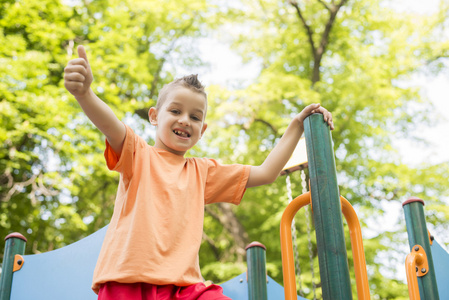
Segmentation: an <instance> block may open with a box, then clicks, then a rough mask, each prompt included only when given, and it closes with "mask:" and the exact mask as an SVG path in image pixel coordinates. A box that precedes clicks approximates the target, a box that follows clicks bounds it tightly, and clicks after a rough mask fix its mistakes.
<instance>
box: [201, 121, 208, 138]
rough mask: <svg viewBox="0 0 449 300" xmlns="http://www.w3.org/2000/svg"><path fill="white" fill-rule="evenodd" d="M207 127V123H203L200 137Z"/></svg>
mask: <svg viewBox="0 0 449 300" xmlns="http://www.w3.org/2000/svg"><path fill="white" fill-rule="evenodd" d="M206 129H207V123H203V128H201V137H203V134H204V132H205V131H206Z"/></svg>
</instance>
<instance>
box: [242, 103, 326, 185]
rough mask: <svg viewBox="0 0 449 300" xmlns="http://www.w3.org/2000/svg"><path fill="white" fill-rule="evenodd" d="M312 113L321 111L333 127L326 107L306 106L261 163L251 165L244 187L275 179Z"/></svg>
mask: <svg viewBox="0 0 449 300" xmlns="http://www.w3.org/2000/svg"><path fill="white" fill-rule="evenodd" d="M313 113H322V114H323V115H324V121H325V122H327V123H328V124H329V126H330V127H331V129H334V124H333V122H332V114H331V113H330V112H328V111H327V109H325V108H324V107H321V106H320V104H311V105H309V106H307V107H306V108H304V109H303V110H302V111H301V113H299V114H298V115H296V117H295V118H294V119H293V120H292V121H291V123H290V125H289V126H288V128H287V130H286V131H285V133H284V135H283V136H282V138H281V139H280V140H279V142H278V144H277V145H276V146H275V147H274V149H273V150H272V151H271V152H270V154H269V155H268V156H267V158H266V159H265V161H264V162H263V164H262V165H260V166H252V167H251V171H250V173H249V178H248V182H247V184H246V187H254V186H259V185H264V184H268V183H272V182H273V181H275V180H276V178H277V177H278V176H279V173H280V172H281V171H282V168H283V167H284V166H285V164H286V163H287V161H288V160H289V158H290V156H291V155H292V153H293V151H294V150H295V147H296V145H297V144H298V141H299V138H300V137H301V136H302V134H303V133H304V119H305V118H306V117H307V116H309V115H310V114H313Z"/></svg>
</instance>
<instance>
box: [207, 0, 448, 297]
mask: <svg viewBox="0 0 449 300" xmlns="http://www.w3.org/2000/svg"><path fill="white" fill-rule="evenodd" d="M446 13H447V3H446V6H444V5H443V6H442V7H441V12H440V13H438V14H437V15H433V16H428V17H426V16H419V15H411V14H408V13H402V14H398V13H397V12H396V11H395V10H393V9H392V8H389V7H388V5H386V4H385V3H384V2H378V1H344V0H342V1H321V0H317V1H301V2H299V1H298V2H297V1H288V2H282V1H270V0H266V1H245V2H240V6H239V5H235V9H233V10H232V13H231V16H232V18H233V20H234V21H235V20H237V21H240V25H235V28H237V26H239V28H241V30H239V31H237V30H236V31H237V33H238V34H237V36H236V37H235V44H234V46H235V49H236V50H237V51H239V53H241V54H242V55H243V57H244V58H246V59H247V60H251V59H256V60H259V61H261V71H260V75H259V77H258V78H257V80H256V82H255V83H253V84H251V85H249V86H248V87H246V88H245V87H243V88H242V89H240V90H237V91H233V92H232V93H230V92H229V91H226V90H222V89H220V88H218V87H217V88H216V89H215V90H214V91H213V92H212V93H211V94H214V99H213V101H214V102H213V105H215V106H214V107H213V109H211V110H213V111H214V112H216V111H218V112H219V113H218V114H219V116H215V115H214V116H213V117H212V118H214V119H215V118H216V119H220V118H223V119H225V120H226V121H225V122H222V123H221V124H217V126H218V127H219V128H220V129H219V130H220V134H218V130H217V133H216V134H213V137H212V139H213V141H214V142H213V143H215V145H217V147H218V145H220V146H219V148H220V153H221V154H224V157H227V158H229V160H230V161H231V160H235V159H236V158H238V160H239V161H242V162H245V163H261V162H262V161H263V158H264V157H265V156H266V154H267V152H268V151H269V150H270V149H271V148H272V147H273V145H274V144H275V142H276V140H277V139H278V138H279V137H280V136H281V135H282V133H283V131H284V130H285V128H286V126H287V124H288V121H289V120H290V119H291V116H292V115H294V114H296V113H298V112H299V111H300V110H301V109H302V108H303V107H304V106H305V105H307V104H309V103H312V102H317V101H319V102H321V103H322V104H323V105H324V106H325V107H327V108H328V109H329V110H330V111H332V112H333V115H334V120H335V123H336V126H337V127H336V130H335V131H334V132H333V140H334V148H335V153H336V158H337V169H338V172H339V174H338V175H339V183H340V190H341V193H342V195H345V197H346V198H348V199H349V200H350V201H351V202H352V203H353V205H354V206H355V207H356V209H357V211H358V213H359V217H360V219H361V220H364V221H363V225H364V226H367V224H368V223H367V222H366V221H365V220H370V221H371V222H372V221H373V220H376V215H382V214H384V211H383V203H384V202H385V201H404V200H406V198H407V197H409V196H411V195H414V196H418V197H422V198H423V199H426V203H428V204H429V203H430V205H428V209H429V206H430V211H429V210H428V213H429V216H430V218H429V220H430V221H431V222H433V224H435V225H436V226H437V227H440V228H442V229H440V230H439V231H440V232H441V233H444V229H445V228H446V225H444V224H445V223H446V222H447V221H446V220H447V217H449V215H448V214H447V204H448V198H447V196H448V192H447V187H446V186H445V184H444V183H443V182H447V180H446V179H445V177H444V175H443V174H444V172H445V171H446V170H447V168H448V165H447V164H440V165H435V166H432V165H424V166H420V167H410V166H406V165H404V164H403V163H401V157H400V155H399V153H398V152H397V150H396V149H395V147H394V146H395V144H394V140H395V139H396V138H399V137H404V136H408V137H410V138H413V132H414V131H416V130H419V126H420V125H422V124H428V123H431V122H432V120H431V119H430V118H429V115H430V114H429V113H430V111H431V105H430V103H429V102H428V101H427V99H425V98H424V97H423V96H422V95H421V94H420V93H419V89H418V88H415V87H408V86H406V85H405V84H404V83H405V82H407V81H408V80H409V79H410V78H411V77H412V76H413V75H414V74H417V73H419V72H422V71H423V70H427V71H434V72H438V71H440V70H441V68H442V66H443V65H444V64H442V63H441V62H442V61H443V60H444V59H447V54H448V41H447V39H446V40H444V39H442V37H441V34H440V33H441V31H442V30H443V28H444V24H445V22H447V17H446ZM215 95H217V96H215ZM225 116H226V117H225ZM208 134H209V135H210V134H211V132H209V133H208ZM232 136H237V137H236V138H231V137H232ZM238 141H244V146H241V147H235V143H238ZM227 145H233V146H227ZM424 174H426V175H424ZM297 180H298V179H297ZM262 190H263V191H262ZM283 193H285V190H283V188H282V187H281V182H280V180H279V182H278V183H277V184H273V185H272V186H270V187H266V188H260V189H254V190H249V191H248V192H247V195H246V198H245V199H246V200H245V201H244V202H245V204H243V205H242V206H241V207H239V208H238V209H237V210H236V212H237V215H238V216H239V218H240V220H242V223H243V226H244V227H245V228H247V231H248V235H249V236H250V239H258V240H260V241H262V242H265V241H268V242H267V244H269V245H268V249H269V251H270V250H272V251H274V253H275V255H273V256H271V255H270V254H268V258H267V259H268V261H270V260H271V261H273V262H275V264H277V266H276V267H277V268H278V266H279V264H278V262H279V254H278V253H279V252H278V246H277V245H273V243H271V242H270V241H273V240H278V238H277V234H274V232H275V230H276V229H275V224H278V221H279V218H280V210H281V209H282V206H283V204H282V202H281V201H280V200H276V199H275V197H274V196H275V195H277V197H278V199H282V198H283V200H285V196H283ZM263 194H265V195H269V196H265V197H264V196H263ZM264 198H266V199H267V200H266V202H265V201H263V200H261V199H264ZM248 202H250V203H249V204H248ZM284 203H285V202H284ZM245 210H248V211H249V212H245ZM434 211H438V212H439V213H438V214H436V215H438V216H439V217H438V218H439V220H436V219H435V218H434V217H433V214H432V213H433V212H434ZM254 212H257V215H258V217H256V216H255V214H254ZM268 215H269V216H268ZM374 222H375V221H374ZM398 223H399V224H401V232H404V231H405V227H404V221H403V219H402V220H398ZM298 224H300V225H301V226H300V227H299V228H298V229H299V230H302V232H303V233H304V228H305V226H304V223H303V221H302V222H301V221H299V222H298ZM301 228H302V229H301ZM444 236H446V235H444ZM303 242H304V239H303ZM406 243H407V242H406V240H405V238H404V235H403V234H400V232H394V231H393V230H392V232H387V233H378V235H377V236H374V237H372V238H370V239H369V240H367V241H366V243H365V250H366V253H367V260H368V265H369V266H370V267H369V271H370V277H371V283H372V284H371V288H372V292H373V293H374V294H376V297H379V298H380V299H393V298H397V299H399V298H405V297H406V294H407V292H406V287H405V285H404V284H403V283H402V282H401V280H400V279H398V278H395V277H394V276H392V278H386V277H385V276H383V274H382V273H384V274H385V273H390V274H391V273H392V274H394V273H395V272H396V265H391V266H388V265H385V261H384V260H382V259H381V257H382V254H383V253H385V252H388V253H392V250H393V249H397V248H398V245H401V244H404V245H406ZM302 245H303V246H302V247H304V248H305V247H306V246H305V245H306V243H302ZM404 248H406V247H404ZM399 249H400V247H399ZM304 253H306V251H304ZM401 255H403V257H405V253H404V252H401V253H400V254H399V256H401ZM395 256H396V255H395ZM270 258H271V259H270ZM303 259H307V258H306V255H304V257H303ZM401 263H402V262H401ZM315 264H316V263H315ZM385 271H390V272H385ZM275 273H276V274H279V269H277V270H276V271H275ZM276 279H277V280H278V281H280V277H276ZM307 280H308V279H307ZM309 286H310V285H309ZM393 286H394V287H395V288H394V289H393V288H390V287H393ZM384 287H385V288H384Z"/></svg>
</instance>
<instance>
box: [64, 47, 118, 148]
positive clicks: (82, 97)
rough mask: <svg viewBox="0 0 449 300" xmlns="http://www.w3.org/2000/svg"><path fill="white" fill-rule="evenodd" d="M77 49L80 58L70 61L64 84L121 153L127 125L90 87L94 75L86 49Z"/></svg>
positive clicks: (66, 69)
mask: <svg viewBox="0 0 449 300" xmlns="http://www.w3.org/2000/svg"><path fill="white" fill-rule="evenodd" d="M77 50H78V56H79V58H75V59H73V60H71V61H69V62H68V64H67V66H66V67H65V69H64V86H65V88H66V89H67V90H68V91H69V92H70V93H71V94H72V95H73V96H75V99H76V100H77V101H78V103H79V104H80V106H81V108H82V109H83V111H84V113H85V114H86V115H87V117H88V118H89V119H90V120H91V121H92V123H94V125H95V126H96V127H97V128H98V129H99V130H100V131H101V132H102V133H103V134H104V135H105V136H106V138H107V140H108V142H109V145H110V146H111V147H112V149H113V150H114V151H115V153H116V154H117V155H120V153H121V152H122V147H123V141H124V140H125V135H126V128H125V125H123V123H122V122H120V120H119V119H118V118H117V116H116V115H115V114H114V112H113V111H112V110H111V108H110V107H109V106H108V105H107V104H106V103H104V102H103V101H102V100H101V99H100V98H98V97H97V95H95V93H94V92H93V91H92V89H91V88H90V85H91V83H92V81H93V75H92V70H91V68H90V65H89V61H88V59H87V54H86V50H85V49H84V47H83V46H78V49H77Z"/></svg>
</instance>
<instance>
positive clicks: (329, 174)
mask: <svg viewBox="0 0 449 300" xmlns="http://www.w3.org/2000/svg"><path fill="white" fill-rule="evenodd" d="M304 125H305V135H306V143H307V145H308V147H307V156H308V167H309V175H310V182H311V183H310V190H311V191H310V192H307V193H304V194H302V195H301V196H299V197H297V198H295V199H294V200H292V201H291V203H290V204H289V205H288V206H287V208H286V210H285V212H284V214H283V216H282V221H281V245H282V262H283V272H284V288H285V291H284V288H283V287H282V286H280V285H279V284H277V283H276V282H275V281H274V280H273V279H272V278H270V277H269V276H267V275H266V268H265V246H263V245H262V244H260V243H252V244H250V245H248V247H247V264H248V270H247V272H244V273H242V274H240V275H238V276H236V277H235V278H233V279H231V280H229V281H227V282H225V283H223V284H221V286H222V287H223V290H224V294H225V295H227V296H228V297H230V298H232V299H236V300H246V299H250V300H256V299H257V300H266V299H267V300H268V299H270V300H278V299H283V298H284V297H285V299H288V300H292V299H304V298H302V297H299V296H297V294H296V280H295V270H294V269H295V264H294V259H293V249H292V248H293V247H292V233H291V228H292V227H291V223H292V220H293V216H294V215H295V214H296V212H297V211H298V210H299V209H300V208H301V207H303V206H306V205H308V204H311V205H312V208H313V216H314V221H315V229H316V234H317V246H318V258H319V266H320V275H321V283H322V294H323V299H324V300H328V299H332V300H348V299H352V292H351V284H350V280H349V267H348V262H347V254H346V249H345V242H344V233H343V223H342V217H341V214H340V211H342V212H343V215H344V216H345V218H346V220H347V222H348V227H349V231H350V237H351V245H352V251H353V257H354V266H355V274H356V282H357V294H358V298H359V299H369V297H370V294H369V286H368V280H367V275H366V266H365V258H364V251H363V242H362V238H361V230H360V225H359V222H358V219H357V216H356V214H355V212H354V210H353V208H352V206H351V205H350V204H349V202H348V201H347V200H346V199H344V198H343V197H341V196H340V195H339V191H338V185H337V182H336V170H335V161H334V156H333V150H332V148H333V147H332V140H331V136H330V131H329V129H328V127H327V125H326V124H325V123H324V121H323V117H322V115H320V114H314V115H311V116H310V117H308V118H307V119H306V122H305V124H304ZM423 204H424V202H423V201H422V200H420V199H409V200H408V201H406V202H405V203H404V211H405V215H406V222H407V231H408V233H409V243H410V247H411V253H410V254H409V256H408V257H407V260H406V263H407V270H408V271H407V272H408V275H407V277H408V279H409V291H410V299H412V300H415V299H425V300H428V299H432V300H433V299H449V284H448V280H447V275H446V274H447V271H448V270H449V254H448V253H447V252H446V251H445V250H444V249H443V248H442V247H441V246H440V245H439V244H438V243H437V242H436V241H433V240H432V239H429V237H428V233H427V229H426V225H425V219H424V212H423ZM105 233H106V227H104V228H103V229H101V230H99V231H97V232H95V233H94V234H92V235H90V236H88V237H86V238H84V239H82V240H80V241H78V242H76V243H73V244H71V245H69V246H66V247H64V248H61V249H57V250H54V251H50V252H47V253H42V254H37V255H24V251H25V243H26V238H25V237H23V236H22V235H20V234H17V233H14V234H10V235H8V236H7V237H6V239H5V240H6V245H5V255H4V261H3V266H2V274H1V280H0V300H10V299H11V300H25V299H36V300H40V299H50V300H52V299H66V300H71V299H77V300H78V299H86V300H89V299H92V300H93V299H96V298H97V296H96V295H95V294H94V292H93V291H92V290H91V289H90V286H91V281H92V275H93V270H94V268H95V264H96V261H97V258H98V254H99V252H100V248H101V245H102V242H103V239H104V236H105ZM416 267H418V270H416ZM424 269H425V270H424ZM432 274H434V275H432ZM417 277H418V279H416V278H417ZM284 292H285V293H284ZM438 297H440V298H438Z"/></svg>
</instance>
